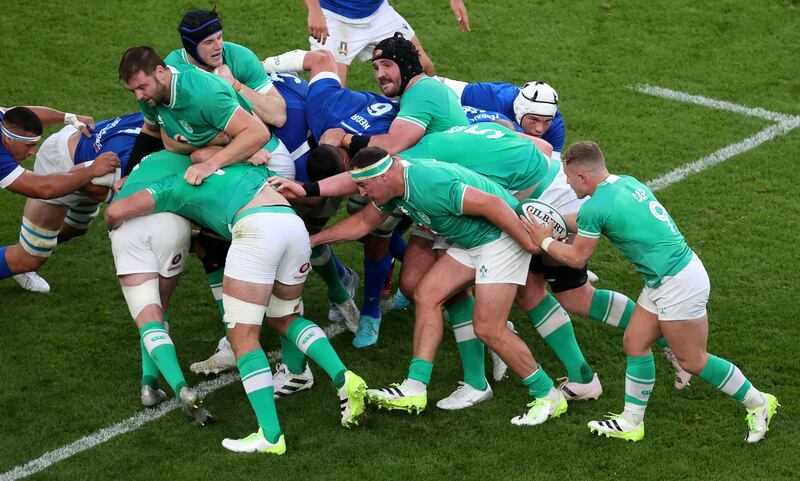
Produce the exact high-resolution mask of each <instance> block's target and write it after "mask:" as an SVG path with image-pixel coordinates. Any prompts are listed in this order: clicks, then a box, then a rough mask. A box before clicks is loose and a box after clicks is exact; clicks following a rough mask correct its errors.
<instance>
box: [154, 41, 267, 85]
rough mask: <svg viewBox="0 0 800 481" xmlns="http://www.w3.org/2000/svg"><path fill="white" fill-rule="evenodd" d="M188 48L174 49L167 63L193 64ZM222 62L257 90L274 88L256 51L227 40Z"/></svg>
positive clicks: (238, 78)
mask: <svg viewBox="0 0 800 481" xmlns="http://www.w3.org/2000/svg"><path fill="white" fill-rule="evenodd" d="M188 55H189V54H187V53H186V49H184V48H179V49H177V50H173V51H172V52H170V54H169V55H167V57H166V58H165V59H164V62H165V63H166V64H167V65H174V66H180V65H191V66H194V65H193V64H192V63H191V62H190V61H189V58H188ZM222 64H223V65H227V66H228V68H229V69H230V71H231V74H233V78H235V79H236V80H238V81H239V82H241V83H243V84H245V85H247V86H248V87H250V88H251V89H253V90H255V91H256V92H266V91H268V90H269V89H270V88H272V79H270V77H269V75H267V72H266V71H265V70H264V65H262V64H261V61H260V60H259V59H258V56H256V54H255V53H253V51H252V50H250V49H249V48H247V47H245V46H243V45H239V44H238V43H233V42H228V41H225V42H224V43H223V44H222Z"/></svg>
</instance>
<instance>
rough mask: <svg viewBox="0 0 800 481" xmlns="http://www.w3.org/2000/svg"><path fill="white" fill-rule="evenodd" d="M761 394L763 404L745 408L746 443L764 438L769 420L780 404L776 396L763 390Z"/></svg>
mask: <svg viewBox="0 0 800 481" xmlns="http://www.w3.org/2000/svg"><path fill="white" fill-rule="evenodd" d="M761 394H762V395H763V396H764V405H763V406H761V407H758V408H755V409H752V410H751V409H748V410H747V437H746V438H745V439H744V440H745V441H747V442H748V443H757V442H759V441H761V440H762V439H764V436H765V435H766V434H767V431H769V422H770V421H772V416H774V415H775V413H777V412H778V407H779V406H780V404H778V398H776V397H775V396H773V395H772V394H769V393H765V392H764V393H761Z"/></svg>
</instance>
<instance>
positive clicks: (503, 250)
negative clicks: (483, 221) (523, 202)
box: [447, 232, 531, 286]
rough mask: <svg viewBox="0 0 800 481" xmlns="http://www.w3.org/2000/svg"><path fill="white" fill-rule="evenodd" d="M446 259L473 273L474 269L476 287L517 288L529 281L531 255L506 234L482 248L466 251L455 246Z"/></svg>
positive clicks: (450, 249)
mask: <svg viewBox="0 0 800 481" xmlns="http://www.w3.org/2000/svg"><path fill="white" fill-rule="evenodd" d="M447 255H449V256H450V257H452V258H453V259H455V260H456V261H458V262H459V263H460V264H463V265H465V266H467V267H469V268H470V269H475V284H518V285H520V286H524V285H525V282H526V280H527V278H528V265H529V264H530V263H531V255H530V253H528V252H525V250H524V249H523V248H522V247H520V246H519V244H517V243H516V242H515V241H514V239H513V238H511V236H509V235H508V234H506V233H505V232H503V233H502V234H501V235H500V238H499V239H497V240H495V241H492V242H490V243H488V244H484V245H482V246H478V247H473V248H472V249H466V248H464V247H461V246H459V245H456V244H453V245H451V246H450V247H449V248H448V249H447Z"/></svg>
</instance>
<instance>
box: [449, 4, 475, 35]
mask: <svg viewBox="0 0 800 481" xmlns="http://www.w3.org/2000/svg"><path fill="white" fill-rule="evenodd" d="M450 9H451V10H453V15H455V16H456V22H458V26H459V27H460V28H461V31H462V32H469V31H470V30H471V29H470V28H469V16H468V15H467V7H466V6H464V0H450Z"/></svg>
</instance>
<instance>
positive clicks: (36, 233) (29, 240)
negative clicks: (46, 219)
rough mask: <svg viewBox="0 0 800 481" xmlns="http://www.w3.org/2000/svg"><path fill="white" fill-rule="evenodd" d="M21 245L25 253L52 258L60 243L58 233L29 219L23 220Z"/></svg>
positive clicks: (20, 233) (20, 237) (20, 232)
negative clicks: (51, 255) (55, 248)
mask: <svg viewBox="0 0 800 481" xmlns="http://www.w3.org/2000/svg"><path fill="white" fill-rule="evenodd" d="M19 243H20V244H21V245H22V248H23V249H25V252H27V253H28V254H30V255H32V256H37V257H50V254H51V253H52V252H53V248H54V247H55V246H56V244H57V243H58V231H57V230H50V229H44V228H42V227H39V226H38V225H36V224H34V223H33V222H31V221H30V220H28V218H27V217H23V218H22V227H20V231H19Z"/></svg>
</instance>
